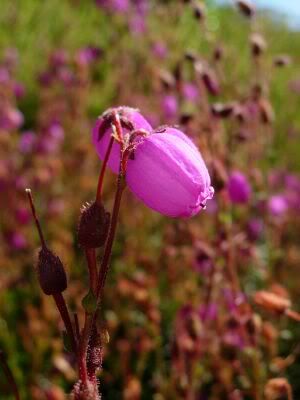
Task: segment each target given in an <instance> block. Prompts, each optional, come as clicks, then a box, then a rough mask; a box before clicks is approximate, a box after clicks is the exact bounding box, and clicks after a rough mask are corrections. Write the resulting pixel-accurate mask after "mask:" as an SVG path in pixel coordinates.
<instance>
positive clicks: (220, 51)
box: [213, 46, 224, 61]
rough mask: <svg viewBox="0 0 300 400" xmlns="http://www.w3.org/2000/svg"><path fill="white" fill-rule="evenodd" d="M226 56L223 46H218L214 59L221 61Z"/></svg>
mask: <svg viewBox="0 0 300 400" xmlns="http://www.w3.org/2000/svg"><path fill="white" fill-rule="evenodd" d="M223 57H224V49H223V47H221V46H217V47H216V48H215V49H214V52H213V59H214V60H215V61H221V60H222V58H223Z"/></svg>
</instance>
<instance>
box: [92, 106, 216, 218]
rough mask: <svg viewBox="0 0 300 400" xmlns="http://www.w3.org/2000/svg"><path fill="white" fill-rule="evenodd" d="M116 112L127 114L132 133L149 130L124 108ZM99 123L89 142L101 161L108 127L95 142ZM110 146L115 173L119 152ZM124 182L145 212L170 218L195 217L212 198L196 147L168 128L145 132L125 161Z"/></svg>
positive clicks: (173, 129) (180, 133) (107, 139)
mask: <svg viewBox="0 0 300 400" xmlns="http://www.w3.org/2000/svg"><path fill="white" fill-rule="evenodd" d="M120 110H121V112H123V114H125V115H126V111H127V115H129V117H131V122H132V123H133V124H134V125H135V129H140V128H144V127H146V128H147V126H149V124H148V123H147V121H146V120H145V119H144V118H143V117H142V116H141V115H140V114H139V113H138V112H137V111H135V110H132V109H127V108H121V109H120ZM103 123H104V120H103V117H102V118H100V120H99V121H98V122H97V124H96V127H95V128H94V130H93V142H94V144H95V146H96V149H97V152H98V154H99V155H100V158H102V159H103V158H104V155H105V152H106V149H107V147H108V142H109V140H110V136H111V128H110V127H109V128H108V129H106V130H105V132H104V135H103V136H102V138H100V140H99V131H100V132H101V125H102V124H103ZM138 125H139V126H138ZM102 127H103V125H102ZM149 127H150V126H149ZM150 128H151V127H150ZM126 133H127V132H126V130H125V135H126ZM114 146H115V147H114V149H113V151H112V154H111V159H110V160H109V164H110V168H111V169H112V170H113V171H114V172H117V171H118V169H119V160H120V148H119V145H118V144H116V143H115V144H114ZM126 181H127V185H128V187H129V188H130V189H131V191H132V192H133V193H134V194H135V195H136V196H137V197H138V198H139V199H140V200H142V201H143V202H144V203H145V204H146V205H147V206H148V207H149V208H151V209H153V210H155V211H157V212H159V213H161V214H163V215H167V216H170V217H191V216H193V215H195V214H197V213H198V212H199V211H200V210H201V209H202V208H204V207H205V204H206V201H207V200H209V199H211V198H212V197H213V194H214V189H213V187H212V186H211V181H210V176H209V173H208V171H207V168H206V165H205V163H204V161H203V159H202V156H201V154H200V153H199V151H198V149H197V147H196V146H195V145H194V143H193V142H192V141H191V140H190V139H189V138H188V137H187V136H186V135H185V134H184V133H183V132H181V131H179V130H178V129H175V128H170V127H166V128H164V129H161V130H159V131H156V132H151V133H150V132H149V131H148V132H147V130H146V131H145V136H144V137H143V138H140V140H139V143H137V145H136V149H135V150H134V158H133V159H129V160H128V163H127V170H126Z"/></svg>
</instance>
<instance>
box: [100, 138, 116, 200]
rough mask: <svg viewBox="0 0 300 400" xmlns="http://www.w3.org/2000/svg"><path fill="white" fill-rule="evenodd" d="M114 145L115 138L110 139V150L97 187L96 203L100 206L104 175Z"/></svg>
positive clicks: (107, 151)
mask: <svg viewBox="0 0 300 400" xmlns="http://www.w3.org/2000/svg"><path fill="white" fill-rule="evenodd" d="M113 143H114V138H113V136H112V137H111V138H110V141H109V144H108V148H107V150H106V153H105V157H104V160H103V163H102V167H101V171H100V175H99V180H98V187H97V194H96V202H97V203H98V204H99V205H100V204H101V195H102V187H103V180H104V175H105V171H106V167H107V163H108V159H109V156H110V153H111V149H112V145H113Z"/></svg>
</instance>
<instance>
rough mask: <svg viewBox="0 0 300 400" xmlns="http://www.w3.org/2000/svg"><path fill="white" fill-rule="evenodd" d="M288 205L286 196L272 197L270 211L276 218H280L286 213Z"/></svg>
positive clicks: (269, 205)
mask: <svg viewBox="0 0 300 400" xmlns="http://www.w3.org/2000/svg"><path fill="white" fill-rule="evenodd" d="M287 209H288V204H287V201H286V198H285V196H283V195H281V194H277V195H274V196H271V197H270V198H269V201H268V210H269V212H270V214H271V215H273V216H274V217H280V216H282V215H284V214H285V213H286V211H287Z"/></svg>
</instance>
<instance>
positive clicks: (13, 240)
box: [8, 232, 27, 250]
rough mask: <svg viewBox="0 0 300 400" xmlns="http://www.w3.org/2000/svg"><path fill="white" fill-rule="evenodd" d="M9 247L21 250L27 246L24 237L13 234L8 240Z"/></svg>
mask: <svg viewBox="0 0 300 400" xmlns="http://www.w3.org/2000/svg"><path fill="white" fill-rule="evenodd" d="M8 242H9V245H10V247H11V248H12V249H14V250H23V249H25V247H26V246H27V241H26V239H25V236H24V235H23V234H22V233H19V232H13V233H12V234H10V235H9V238H8Z"/></svg>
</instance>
